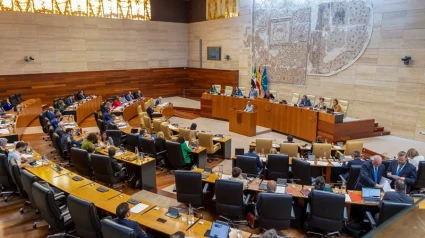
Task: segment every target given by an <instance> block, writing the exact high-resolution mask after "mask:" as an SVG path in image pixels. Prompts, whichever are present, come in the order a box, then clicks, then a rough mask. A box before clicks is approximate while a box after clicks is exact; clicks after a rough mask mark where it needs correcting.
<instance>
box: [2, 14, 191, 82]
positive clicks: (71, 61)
mask: <svg viewBox="0 0 425 238" xmlns="http://www.w3.org/2000/svg"><path fill="white" fill-rule="evenodd" d="M187 52H188V24H183V23H166V22H153V21H149V22H145V21H132V20H118V19H105V18H87V17H74V16H59V15H45V14H33V13H17V12H2V11H0V75H10V74H30V73H51V72H75V71H96V70H114V69H140V68H159V67H161V68H163V67H187V65H188V53H187ZM26 55H29V56H33V57H34V58H35V61H33V62H30V63H26V62H25V61H24V56H26Z"/></svg>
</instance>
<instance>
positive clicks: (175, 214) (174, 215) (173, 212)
mask: <svg viewBox="0 0 425 238" xmlns="http://www.w3.org/2000/svg"><path fill="white" fill-rule="evenodd" d="M165 215H166V216H169V217H171V218H178V217H179V216H180V212H179V209H177V208H175V207H169V208H168V211H167V213H165Z"/></svg>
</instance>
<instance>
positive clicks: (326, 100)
mask: <svg viewBox="0 0 425 238" xmlns="http://www.w3.org/2000/svg"><path fill="white" fill-rule="evenodd" d="M323 99H324V100H323V103H324V104H325V106H326V108H331V107H332V98H327V97H323Z"/></svg>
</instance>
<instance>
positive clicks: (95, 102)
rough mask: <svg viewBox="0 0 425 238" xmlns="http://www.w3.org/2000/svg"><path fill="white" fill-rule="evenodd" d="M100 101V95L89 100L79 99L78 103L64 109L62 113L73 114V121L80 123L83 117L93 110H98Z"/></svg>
mask: <svg viewBox="0 0 425 238" xmlns="http://www.w3.org/2000/svg"><path fill="white" fill-rule="evenodd" d="M102 101H103V100H102V97H101V96H98V97H96V98H92V99H89V100H81V101H79V102H78V104H74V106H70V107H68V108H67V109H65V111H64V112H63V114H64V115H74V118H75V121H76V122H77V123H78V124H80V123H81V122H82V121H83V120H84V119H86V118H87V117H88V116H90V115H91V114H93V112H95V111H99V109H100V104H101V103H102Z"/></svg>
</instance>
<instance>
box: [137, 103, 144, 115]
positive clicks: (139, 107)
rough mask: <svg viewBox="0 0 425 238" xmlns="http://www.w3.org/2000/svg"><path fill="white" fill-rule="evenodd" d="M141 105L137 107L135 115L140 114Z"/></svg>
mask: <svg viewBox="0 0 425 238" xmlns="http://www.w3.org/2000/svg"><path fill="white" fill-rule="evenodd" d="M142 112H143V110H142V105H139V106H137V114H139V113H142Z"/></svg>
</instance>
